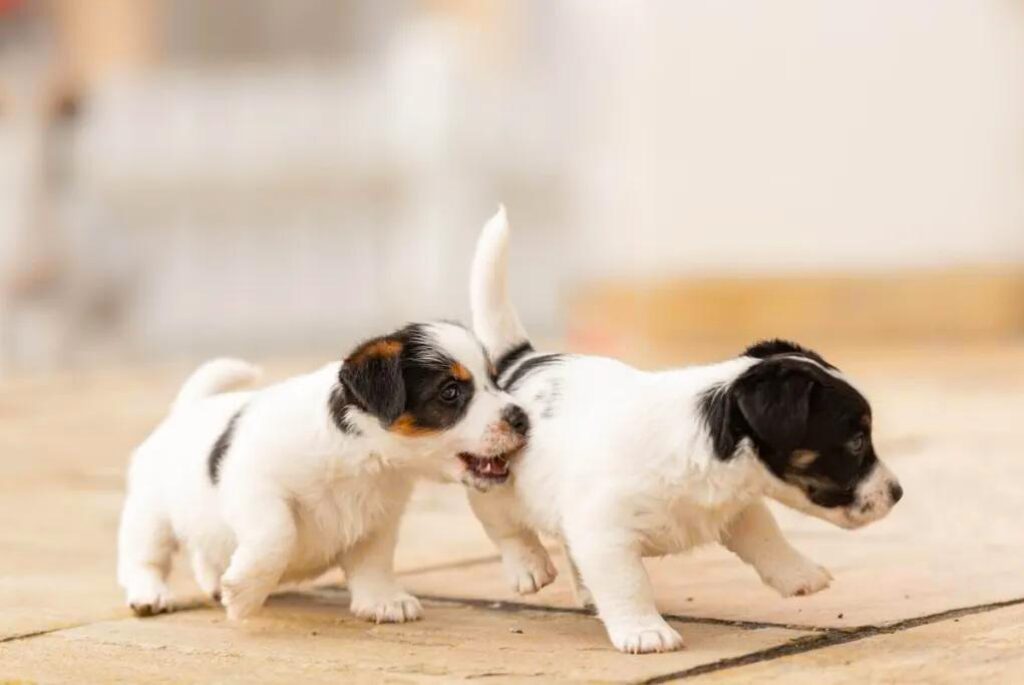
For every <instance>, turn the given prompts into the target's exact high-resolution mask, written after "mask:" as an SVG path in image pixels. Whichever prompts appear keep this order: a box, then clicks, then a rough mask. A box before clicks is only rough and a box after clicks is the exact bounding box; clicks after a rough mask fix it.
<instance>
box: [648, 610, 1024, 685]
mask: <svg viewBox="0 0 1024 685" xmlns="http://www.w3.org/2000/svg"><path fill="white" fill-rule="evenodd" d="M1020 604H1024V598H1018V599H1010V600H1006V601H1002V602H992V603H989V604H979V605H976V606H970V607H963V608H960V609H950V610H947V611H941V612H939V613H935V614H929V615H927V616H918V617H916V618H908V619H906V620H903V621H897V622H896V623H891V624H888V625H883V626H863V627H861V628H855V629H852V630H851V629H830V630H829V631H828V632H826V633H824V634H822V635H816V636H813V637H802V638H798V639H796V640H793V641H791V642H788V643H786V644H784V645H779V646H777V647H771V648H769V649H764V650H761V651H758V652H751V653H750V654H744V655H743V656H738V657H732V658H730V659H722V660H720V661H715V662H713V663H710V664H702V665H700V666H694V667H693V668H688V669H685V670H682V671H675V672H672V673H666V674H664V675H660V676H656V677H654V678H649V679H647V680H644V681H642V682H643V683H644V684H645V685H655V684H657V683H667V682H671V681H675V680H684V679H686V678H693V677H696V676H700V675H705V674H707V673H714V672H716V671H724V670H727V669H731V668H737V667H739V666H749V665H751V664H757V663H762V662H765V661H771V660H773V659H778V658H780V657H785V656H793V655H796V654H805V653H807V652H813V651H816V650H819V649H825V648H828V647H833V646H835V645H843V644H847V643H849V642H857V641H859V640H865V639H867V638H870V637H876V636H879V635H891V634H893V633H900V632H903V631H905V630H909V629H911V628H917V627H919V626H924V625H929V624H932V623H940V622H942V621H948V620H949V619H954V618H960V617H962V616H971V615H974V614H982V613H986V612H989V611H995V610H997V609H1004V608H1006V607H1011V606H1017V605H1020Z"/></svg>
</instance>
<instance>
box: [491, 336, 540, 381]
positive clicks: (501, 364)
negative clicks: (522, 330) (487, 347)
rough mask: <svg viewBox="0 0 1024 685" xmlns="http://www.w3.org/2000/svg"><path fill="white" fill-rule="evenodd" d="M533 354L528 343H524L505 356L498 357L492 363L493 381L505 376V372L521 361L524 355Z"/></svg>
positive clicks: (531, 346) (531, 347)
mask: <svg viewBox="0 0 1024 685" xmlns="http://www.w3.org/2000/svg"><path fill="white" fill-rule="evenodd" d="M531 352H533V345H531V344H530V341H529V340H527V341H524V342H521V343H519V344H518V345H516V346H515V347H513V348H512V349H510V350H509V351H508V352H506V353H505V354H503V355H501V356H500V357H498V359H497V360H496V361H495V362H494V378H495V380H497V379H499V378H501V377H502V376H503V375H505V372H506V371H508V370H509V369H510V368H512V365H513V364H515V363H516V362H517V361H519V360H520V359H522V358H523V357H524V356H525V355H527V354H529V353H531Z"/></svg>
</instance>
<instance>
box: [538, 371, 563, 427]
mask: <svg viewBox="0 0 1024 685" xmlns="http://www.w3.org/2000/svg"><path fill="white" fill-rule="evenodd" d="M561 399H562V381H561V379H559V378H551V379H550V380H549V381H548V383H547V385H546V386H545V387H543V388H541V389H540V390H538V391H537V394H535V395H534V396H533V401H534V402H537V403H538V404H539V405H540V417H541V418H542V419H551V418H554V416H555V408H556V407H557V406H558V402H559V400H561Z"/></svg>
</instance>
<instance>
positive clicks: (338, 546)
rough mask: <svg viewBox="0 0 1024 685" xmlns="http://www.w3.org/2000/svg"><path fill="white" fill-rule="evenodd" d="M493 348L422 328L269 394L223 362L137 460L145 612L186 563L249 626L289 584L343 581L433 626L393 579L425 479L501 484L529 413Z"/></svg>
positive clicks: (140, 605)
mask: <svg viewBox="0 0 1024 685" xmlns="http://www.w3.org/2000/svg"><path fill="white" fill-rule="evenodd" d="M490 371H491V369H490V364H489V362H488V359H487V356H486V354H485V353H484V351H483V348H482V347H481V345H480V343H479V342H478V341H477V340H476V339H475V338H474V337H473V335H472V334H470V333H469V331H467V330H466V329H464V328H462V327H461V326H458V325H456V324H449V323H435V324H415V325H410V326H408V327H406V328H403V329H401V330H399V331H397V332H395V333H393V334H391V335H387V336H383V337H379V338H375V339H373V340H369V341H367V342H364V343H363V344H362V345H360V346H359V347H357V348H356V349H355V350H354V351H353V352H352V353H351V354H350V355H349V356H348V358H347V359H345V361H344V363H333V364H329V365H327V366H325V367H323V368H321V369H320V370H318V371H314V372H313V373H310V374H308V375H304V376H298V377H296V378H292V379H289V380H286V381H284V382H282V383H278V384H276V385H272V386H270V387H267V388H265V389H262V390H259V391H256V392H224V391H225V390H228V389H229V388H231V387H235V386H238V385H240V384H243V383H248V382H250V381H252V380H254V379H255V378H256V376H257V374H258V371H257V370H256V369H255V368H254V367H252V366H250V365H249V364H246V363H244V362H241V361H237V360H231V359H219V360H215V361H212V362H208V363H207V364H205V365H204V366H202V367H200V368H199V370H198V371H196V372H195V373H194V374H193V375H192V376H191V377H190V378H189V379H188V380H187V381H186V382H185V385H184V386H183V387H182V389H181V391H180V393H179V394H178V397H177V399H176V401H175V402H174V406H173V407H172V408H171V411H170V415H169V416H168V417H167V418H166V419H165V420H164V422H163V423H162V424H161V425H160V426H159V427H158V428H157V429H156V430H155V431H154V432H153V434H152V435H150V436H149V438H147V439H146V441H145V442H143V443H142V445H141V446H140V447H139V448H138V449H137V450H136V451H135V453H134V456H133V459H132V464H131V469H130V472H129V476H128V497H127V500H126V502H125V505H124V511H123V513H122V515H121V526H120V534H119V542H118V578H119V582H120V583H121V585H122V586H123V587H124V589H125V591H126V594H127V600H128V604H129V605H130V606H131V608H132V609H133V610H134V611H135V612H136V613H137V614H140V615H146V614H152V613H158V612H161V611H164V610H166V609H168V608H169V607H170V606H171V598H170V595H169V592H168V589H167V585H166V583H165V581H166V578H167V574H168V572H169V570H170V564H171V555H172V554H173V552H174V550H175V548H176V547H177V546H178V545H179V544H181V545H184V546H185V548H186V549H187V551H188V553H189V555H190V558H191V562H192V568H193V571H194V572H195V577H196V580H197V581H198V583H199V585H200V587H201V588H202V589H203V590H204V591H205V592H207V593H209V594H210V595H211V596H212V597H214V598H219V599H220V600H221V601H222V603H223V604H224V606H225V607H226V608H227V613H228V616H229V617H230V618H232V619H240V618H244V617H246V616H249V615H250V614H252V613H253V612H254V611H256V610H257V609H259V608H260V607H261V606H262V605H263V603H264V601H265V600H266V598H267V596H268V595H269V594H270V592H271V591H272V590H274V588H275V587H276V586H277V585H278V584H279V583H281V582H287V581H297V580H302V579H307V578H313V577H316V576H318V575H320V574H321V573H323V572H324V571H326V570H328V569H329V568H332V567H334V566H337V565H340V566H341V567H342V568H343V569H344V571H345V576H346V580H347V583H348V587H349V590H350V591H351V594H352V602H351V610H352V612H353V613H355V614H356V615H358V616H360V617H363V618H366V619H369V620H373V621H376V622H378V623H380V622H403V621H410V620H414V619H416V618H419V616H420V613H421V609H420V604H419V602H418V601H417V600H416V599H415V598H414V597H412V596H411V595H409V594H407V593H406V592H404V591H403V590H402V588H401V587H400V586H399V585H398V583H397V582H396V580H395V577H394V573H393V572H392V553H393V550H394V547H395V538H396V533H397V529H398V523H399V518H400V516H401V513H402V510H403V508H404V506H405V504H406V501H407V500H408V498H409V494H410V490H411V488H412V483H413V480H414V478H415V477H416V476H428V477H434V478H441V479H447V480H460V481H462V482H463V483H466V484H468V485H470V486H473V487H478V488H482V489H484V488H488V487H490V486H491V485H494V484H498V483H501V482H503V481H504V480H505V478H507V477H508V462H509V460H510V459H511V458H512V457H513V456H514V454H515V453H516V451H517V450H519V449H520V448H521V447H522V446H523V444H524V442H525V436H526V433H527V431H528V429H529V423H528V419H527V417H526V414H525V413H524V411H523V410H522V409H520V408H519V407H518V406H517V405H516V404H515V403H514V402H513V401H512V400H511V398H510V396H509V395H508V394H506V393H504V392H501V391H499V390H498V389H497V387H496V386H495V384H494V380H493V377H492V374H491V372H490Z"/></svg>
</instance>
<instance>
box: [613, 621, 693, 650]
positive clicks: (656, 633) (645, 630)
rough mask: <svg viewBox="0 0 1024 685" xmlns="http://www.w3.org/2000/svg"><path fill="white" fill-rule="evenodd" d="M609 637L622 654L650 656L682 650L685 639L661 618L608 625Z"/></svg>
mask: <svg viewBox="0 0 1024 685" xmlns="http://www.w3.org/2000/svg"><path fill="white" fill-rule="evenodd" d="M607 628H608V637H609V638H611V641H612V644H613V645H615V648H616V649H617V650H619V651H620V652H625V653H627V654H650V653H651V652H674V651H675V650H677V649H682V647H683V638H682V636H681V635H679V633H678V632H676V630H675V629H674V628H673V627H672V626H670V625H669V624H668V623H666V622H665V619H663V618H662V617H661V616H656V617H651V618H648V619H640V620H637V621H625V622H619V623H617V624H615V625H607Z"/></svg>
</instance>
